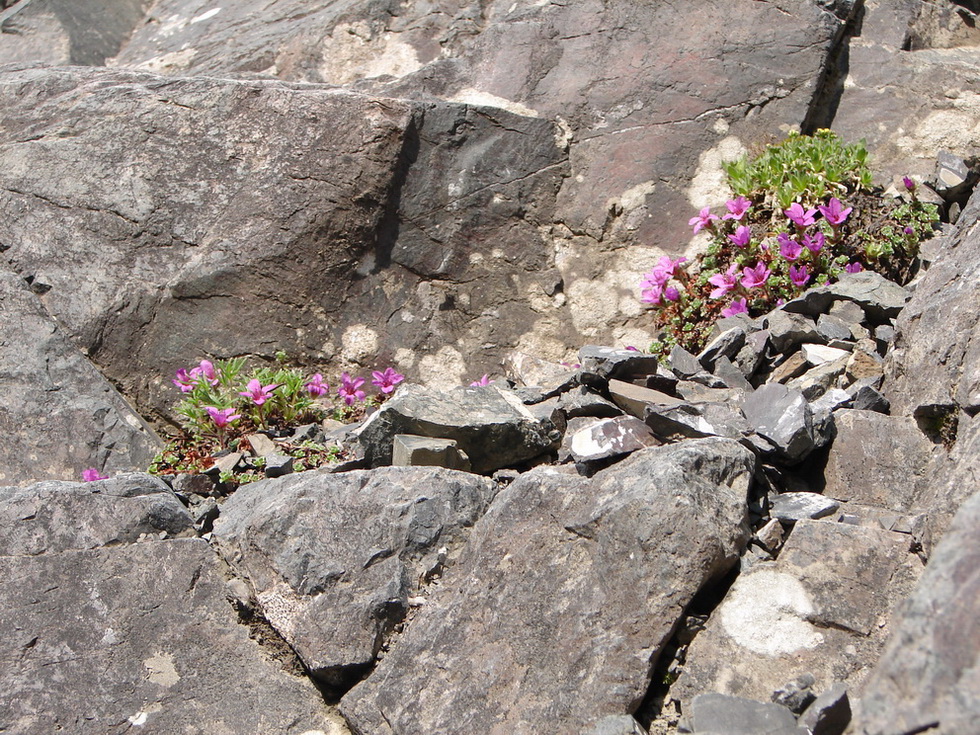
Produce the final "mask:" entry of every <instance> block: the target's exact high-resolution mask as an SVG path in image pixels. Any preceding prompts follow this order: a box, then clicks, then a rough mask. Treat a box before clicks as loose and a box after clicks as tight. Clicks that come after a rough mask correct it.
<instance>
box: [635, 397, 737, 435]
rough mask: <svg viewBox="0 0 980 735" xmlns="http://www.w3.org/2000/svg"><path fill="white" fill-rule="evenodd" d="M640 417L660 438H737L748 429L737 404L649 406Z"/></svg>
mask: <svg viewBox="0 0 980 735" xmlns="http://www.w3.org/2000/svg"><path fill="white" fill-rule="evenodd" d="M644 421H646V424H647V426H649V427H650V429H651V430H652V431H653V434H654V436H656V437H657V438H658V439H661V440H663V441H677V440H679V439H685V438H700V437H708V436H723V437H726V438H728V439H741V438H742V436H743V435H744V434H747V433H748V431H749V426H748V424H746V422H745V418H744V417H743V416H742V414H741V413H740V412H739V410H738V408H737V407H735V406H732V405H731V404H728V403H681V404H678V405H675V406H649V407H648V408H647V410H646V417H645V418H644Z"/></svg>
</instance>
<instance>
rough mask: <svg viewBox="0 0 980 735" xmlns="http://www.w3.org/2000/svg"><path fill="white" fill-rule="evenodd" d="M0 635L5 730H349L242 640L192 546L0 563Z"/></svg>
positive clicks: (218, 572) (307, 689)
mask: <svg viewBox="0 0 980 735" xmlns="http://www.w3.org/2000/svg"><path fill="white" fill-rule="evenodd" d="M0 630H2V632H3V634H2V635H0V665H2V666H3V670H4V675H3V677H0V728H2V729H4V730H7V731H9V732H22V733H40V732H55V731H58V730H62V731H64V732H72V733H79V735H102V734H103V733H107V732H117V731H120V730H127V729H130V728H132V729H133V731H140V730H141V729H145V731H146V732H195V731H199V728H200V727H201V724H202V723H208V727H210V728H213V729H215V730H216V731H219V732H234V733H241V732H281V733H290V734H291V735H300V734H301V733H304V732H309V731H311V730H314V731H318V730H319V731H323V732H326V733H331V734H334V733H336V734H337V735H339V733H341V732H343V730H341V729H339V728H340V727H341V725H340V723H339V722H337V720H336V718H335V716H334V717H331V715H330V714H329V713H328V711H327V708H326V706H325V705H324V704H323V700H322V697H321V696H320V694H319V692H317V691H316V689H315V688H314V687H313V686H312V684H310V682H309V680H307V679H304V678H300V677H299V676H295V675H291V674H289V673H286V672H285V671H284V670H283V669H282V668H281V666H280V664H279V663H277V662H276V661H275V660H273V659H272V657H270V656H267V655H266V654H265V653H264V652H263V651H262V650H261V649H260V647H259V646H258V644H256V643H255V642H254V641H252V640H250V638H249V630H248V628H247V627H246V626H245V625H242V624H241V623H240V622H239V620H238V617H237V615H236V613H235V610H234V608H232V606H231V605H230V604H229V602H228V600H227V591H226V585H225V579H224V573H223V569H222V565H221V564H220V562H219V560H218V559H217V557H216V556H215V554H214V552H212V550H211V549H210V547H209V546H208V544H207V543H206V542H204V541H201V540H199V539H186V540H176V541H153V542H147V543H141V544H131V545H127V546H122V547H116V548H101V549H94V550H90V551H66V552H62V553H46V554H41V555H39V556H0ZM285 653H286V652H285V651H278V652H276V655H278V656H279V657H280V658H283V660H286V657H285ZM297 673H300V672H297Z"/></svg>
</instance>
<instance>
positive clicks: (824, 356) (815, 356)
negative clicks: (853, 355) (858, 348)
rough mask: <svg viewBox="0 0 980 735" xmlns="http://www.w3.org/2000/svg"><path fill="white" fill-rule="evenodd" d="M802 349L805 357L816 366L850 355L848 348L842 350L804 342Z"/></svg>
mask: <svg viewBox="0 0 980 735" xmlns="http://www.w3.org/2000/svg"><path fill="white" fill-rule="evenodd" d="M800 351H801V352H802V353H803V358H804V359H805V360H806V361H807V362H808V363H810V364H811V365H813V366H814V367H816V366H817V365H823V364H824V363H826V362H834V361H835V360H840V359H841V358H847V357H850V353H849V351H848V350H840V349H837V348H834V347H827V346H826V345H811V344H803V345H800Z"/></svg>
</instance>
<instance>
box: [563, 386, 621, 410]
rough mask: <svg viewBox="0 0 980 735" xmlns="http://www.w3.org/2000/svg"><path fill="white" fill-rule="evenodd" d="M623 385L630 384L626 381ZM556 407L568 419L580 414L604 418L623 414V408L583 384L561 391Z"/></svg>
mask: <svg viewBox="0 0 980 735" xmlns="http://www.w3.org/2000/svg"><path fill="white" fill-rule="evenodd" d="M624 385H631V384H630V383H626V384H624ZM558 409H559V410H560V411H562V412H564V414H565V416H566V417H568V418H570V419H574V418H579V417H582V416H594V417H596V418H600V419H606V418H612V417H613V416H622V415H623V410H622V409H621V408H619V407H618V406H617V405H616V404H615V403H611V402H610V401H607V400H606V399H605V398H603V397H602V396H600V395H599V394H598V393H595V392H593V391H591V390H589V389H588V388H586V387H585V386H584V385H580V386H578V387H577V388H575V389H574V390H570V391H567V392H566V393H562V395H561V397H560V398H559V399H558Z"/></svg>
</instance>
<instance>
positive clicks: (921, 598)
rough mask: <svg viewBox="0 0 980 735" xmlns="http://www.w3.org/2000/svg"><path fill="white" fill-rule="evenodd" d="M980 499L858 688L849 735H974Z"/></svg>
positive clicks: (957, 523)
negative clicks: (906, 734) (930, 734)
mask: <svg viewBox="0 0 980 735" xmlns="http://www.w3.org/2000/svg"><path fill="white" fill-rule="evenodd" d="M978 607H980V495H977V494H975V495H974V496H973V497H972V498H971V499H970V500H969V501H968V502H967V503H965V504H964V505H963V506H962V508H960V511H959V513H957V514H956V517H955V518H954V520H953V523H952V525H951V526H950V529H949V532H948V533H947V534H946V536H945V537H944V538H943V540H942V541H941V542H940V543H939V545H938V546H937V547H936V549H935V551H934V553H933V555H932V557H931V558H930V560H929V564H928V566H927V567H926V569H925V572H924V573H923V574H922V579H921V580H920V581H919V585H918V587H917V588H916V589H915V592H914V593H913V594H912V595H911V597H910V598H909V600H908V602H907V603H906V605H905V606H904V607H903V609H902V617H901V621H900V622H899V623H898V624H897V625H895V626H894V628H893V629H894V631H895V632H894V634H893V635H892V637H891V639H890V640H889V641H888V646H887V648H886V649H885V652H884V653H883V654H882V656H881V660H880V662H879V664H878V666H877V668H876V669H875V671H874V672H873V673H872V675H871V677H870V678H869V680H868V682H867V684H866V685H865V686H864V688H863V691H862V692H861V693H860V694H861V700H860V707H859V708H858V713H857V716H856V717H855V722H854V726H853V732H855V733H861V735H887V734H890V733H894V732H916V731H919V732H935V733H937V735H940V734H941V735H954V733H967V732H973V731H974V730H975V729H976V724H977V722H980V666H978V665H977V661H978V660H980V617H978V616H977V609H978Z"/></svg>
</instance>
